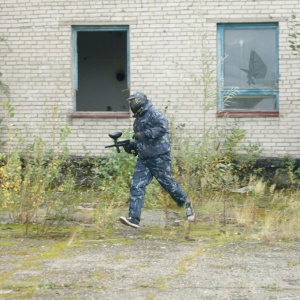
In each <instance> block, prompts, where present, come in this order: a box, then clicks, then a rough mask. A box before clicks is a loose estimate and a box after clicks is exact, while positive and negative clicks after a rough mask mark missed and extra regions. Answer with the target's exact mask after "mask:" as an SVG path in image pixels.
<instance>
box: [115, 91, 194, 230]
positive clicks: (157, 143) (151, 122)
mask: <svg viewBox="0 0 300 300" xmlns="http://www.w3.org/2000/svg"><path fill="white" fill-rule="evenodd" d="M127 100H128V101H129V105H130V109H131V111H132V112H133V114H134V115H133V117H134V118H135V120H134V124H133V131H134V134H133V139H134V141H133V142H131V143H130V144H129V145H128V146H127V147H125V151H126V152H127V153H132V151H134V150H137V152H138V158H137V163H136V166H135V169H134V174H133V177H132V180H131V187H130V204H129V213H128V217H127V218H126V217H120V218H119V220H120V222H121V223H122V224H124V225H127V226H131V227H133V228H139V223H140V220H141V213H142V207H143V205H144V199H145V192H146V186H147V185H148V184H149V183H150V182H151V181H152V179H153V177H155V178H156V179H157V181H158V182H159V183H160V185H161V186H162V187H163V188H164V190H165V191H166V192H168V193H169V195H170V196H171V197H172V199H173V200H174V201H175V202H176V204H177V205H178V206H179V207H184V208H185V210H186V216H187V220H188V221H194V218H195V213H194V209H193V205H192V202H191V201H190V199H189V198H188V196H187V195H186V193H185V192H184V190H183V189H182V188H181V186H180V185H179V184H178V183H177V182H176V181H175V180H174V179H173V177H172V167H171V155H170V151H171V146H170V137H169V125H168V120H167V118H166V117H165V116H164V115H163V113H162V112H161V111H160V110H158V109H156V108H155V107H154V106H153V104H152V102H151V101H150V100H149V99H148V98H147V96H146V95H145V94H144V93H143V92H136V93H134V94H132V95H130V97H129V98H128V99H127Z"/></svg>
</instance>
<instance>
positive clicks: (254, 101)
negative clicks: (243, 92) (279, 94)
mask: <svg viewBox="0 0 300 300" xmlns="http://www.w3.org/2000/svg"><path fill="white" fill-rule="evenodd" d="M224 109H225V110H239V111H240V110H247V111H251V110H252V111H276V96H275V95H267V96H252V95H250V96H237V97H233V98H231V99H229V100H227V101H226V102H225V103H224Z"/></svg>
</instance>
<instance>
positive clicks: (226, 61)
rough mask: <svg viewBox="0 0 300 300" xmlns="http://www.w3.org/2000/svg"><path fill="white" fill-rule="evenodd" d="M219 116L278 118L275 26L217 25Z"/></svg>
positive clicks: (254, 24) (276, 29) (275, 24)
mask: <svg viewBox="0 0 300 300" xmlns="http://www.w3.org/2000/svg"><path fill="white" fill-rule="evenodd" d="M218 47H219V65H218V67H219V68H218V81H219V82H218V91H219V105H218V111H219V115H222V114H224V113H226V114H230V113H232V115H233V116H234V115H235V114H236V115H238V114H240V115H241V116H242V115H243V114H244V115H247V114H248V115H249V113H250V114H252V115H255V114H257V115H265V116H268V115H269V116H274V115H278V24H277V23H259V24H258V23H251V24H250V23H248V24H219V25H218Z"/></svg>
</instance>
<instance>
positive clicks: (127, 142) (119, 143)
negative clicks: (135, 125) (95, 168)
mask: <svg viewBox="0 0 300 300" xmlns="http://www.w3.org/2000/svg"><path fill="white" fill-rule="evenodd" d="M108 136H109V137H110V138H112V139H113V140H114V144H113V145H109V146H105V148H111V147H116V148H117V151H118V153H120V152H121V150H120V147H123V148H124V149H125V148H126V147H129V145H130V140H123V141H118V138H119V137H121V136H122V132H121V131H116V132H113V133H109V134H108ZM129 151H130V153H131V151H132V154H134V155H135V156H136V155H137V154H138V153H137V149H129ZM126 152H127V151H126Z"/></svg>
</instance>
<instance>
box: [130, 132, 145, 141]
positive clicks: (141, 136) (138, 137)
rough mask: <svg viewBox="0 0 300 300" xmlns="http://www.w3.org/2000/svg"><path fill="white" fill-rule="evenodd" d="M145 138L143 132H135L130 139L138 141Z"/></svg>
mask: <svg viewBox="0 0 300 300" xmlns="http://www.w3.org/2000/svg"><path fill="white" fill-rule="evenodd" d="M144 136H145V134H144V133H143V132H136V133H134V134H133V136H132V138H133V139H135V140H140V139H142V138H143V137H144Z"/></svg>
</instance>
